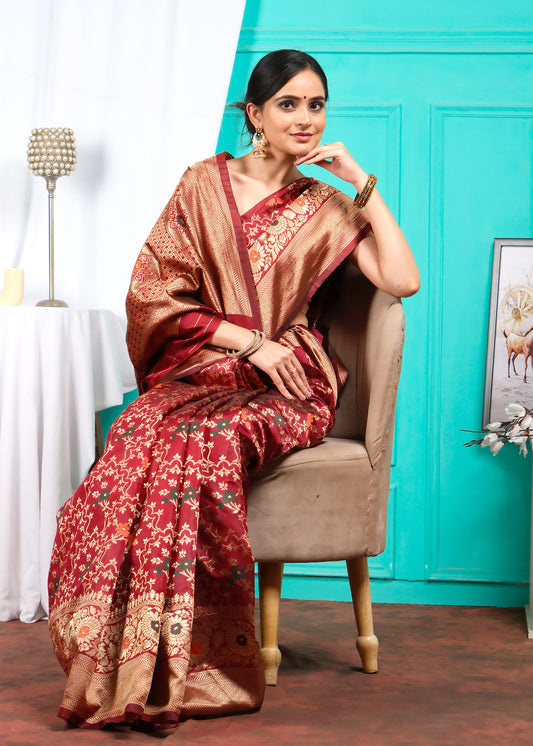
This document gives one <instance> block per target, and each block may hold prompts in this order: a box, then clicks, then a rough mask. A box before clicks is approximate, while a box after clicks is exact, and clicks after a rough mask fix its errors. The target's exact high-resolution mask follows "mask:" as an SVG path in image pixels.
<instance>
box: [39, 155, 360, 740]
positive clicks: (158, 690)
mask: <svg viewBox="0 0 533 746" xmlns="http://www.w3.org/2000/svg"><path fill="white" fill-rule="evenodd" d="M227 158H229V156H228V155H227V154H221V155H219V156H217V157H216V158H211V159H208V160H207V161H204V162H202V163H200V164H196V165H195V166H194V167H192V168H191V169H189V170H188V172H187V173H186V174H185V176H184V177H183V179H182V180H181V182H180V184H179V186H178V188H177V189H176V191H175V193H174V195H173V196H172V198H171V200H170V202H169V204H168V205H167V207H166V208H165V210H164V211H163V214H162V215H161V217H160V219H159V220H158V222H157V223H156V225H155V226H154V229H153V230H152V232H151V234H150V236H149V238H148V240H147V242H146V243H145V245H144V246H143V248H142V250H141V252H140V254H139V257H138V260H137V263H136V265H135V268H134V271H133V275H132V280H131V285H130V290H129V292H128V298H127V312H128V333H127V341H128V346H129V350H130V356H131V358H132V361H133V363H134V365H135V369H136V374H137V380H138V382H139V388H140V389H141V391H142V392H144V393H143V395H142V396H140V397H139V398H138V399H137V400H136V401H134V402H133V403H132V404H130V406H129V407H128V408H127V409H126V410H125V411H124V412H123V413H122V414H121V415H120V417H119V418H118V419H117V420H116V422H115V423H114V425H113V427H112V429H111V430H110V433H109V436H108V440H107V444H106V449H105V452H104V454H103V455H102V457H101V458H100V460H99V461H98V463H97V464H96V465H95V467H94V468H93V469H92V471H91V472H90V474H89V475H88V477H87V479H86V480H85V481H84V483H83V484H82V485H81V486H80V488H79V489H78V490H77V491H76V492H75V493H74V495H73V496H72V497H71V498H70V499H69V500H68V501H67V502H66V504H65V506H64V507H63V508H62V510H61V511H60V514H59V516H58V530H57V536H56V541H55V544H54V549H53V554H52V561H51V565H50V574H49V599H50V617H49V619H50V621H49V626H50V632H51V636H52V641H53V644H54V648H55V652H56V655H57V657H58V659H59V661H60V663H61V665H62V666H63V668H64V670H65V672H66V673H67V675H68V681H67V686H66V689H65V694H64V698H63V701H62V703H61V708H60V710H59V715H60V716H61V717H63V718H65V719H67V720H68V721H69V722H71V723H72V724H75V725H78V726H80V727H85V728H99V727H102V726H103V725H105V724H106V723H113V722H124V721H130V720H135V719H141V720H144V721H147V722H148V723H153V724H156V725H165V726H175V725H177V723H178V722H179V721H180V720H183V719H185V718H187V717H191V716H207V715H221V714H224V713H227V712H242V711H250V710H254V709H257V708H258V707H259V706H260V705H261V702H262V699H263V694H264V674H263V670H262V664H261V660H260V652H259V647H258V644H257V642H256V639H255V631H254V579H253V557H252V553H251V549H250V544H249V540H248V531H247V524H246V499H247V482H248V470H249V469H259V468H261V466H262V465H263V464H265V463H266V462H267V461H271V460H273V459H276V458H279V457H280V456H281V455H283V454H284V453H288V452H289V451H292V450H295V449H298V448H308V447H310V446H313V445H315V444H317V443H318V442H320V441H321V440H322V438H323V437H324V436H325V435H326V434H327V432H329V430H330V429H331V427H332V426H333V422H334V412H335V401H336V394H337V388H338V385H339V384H342V374H338V373H337V370H336V368H335V366H334V365H333V364H332V362H331V360H330V358H329V357H328V355H327V354H326V352H325V350H324V348H323V347H322V345H321V342H320V335H319V334H318V332H316V331H314V330H313V329H308V328H307V326H305V325H300V324H296V325H294V319H295V318H302V308H303V309H304V310H305V309H306V308H307V304H308V303H309V302H310V301H312V299H313V298H315V297H316V291H317V289H318V288H319V287H321V286H322V284H323V282H324V280H325V279H326V278H327V277H328V276H329V275H330V274H331V273H332V272H333V271H334V270H335V269H336V268H337V267H338V266H339V265H340V264H341V263H342V261H343V260H344V259H345V258H346V257H347V256H348V254H349V253H350V252H352V251H353V250H354V248H355V247H356V246H357V244H358V242H359V241H360V240H361V238H363V237H364V236H365V235H366V234H367V233H368V231H369V226H368V224H367V223H366V221H365V220H364V218H363V217H362V216H361V214H360V213H359V212H357V211H356V210H355V209H354V208H353V205H352V204H351V200H349V198H348V197H346V196H345V195H341V194H340V193H339V192H337V190H335V189H333V188H332V187H329V186H327V185H325V184H320V183H319V182H316V181H315V180H313V179H307V178H302V179H299V180H297V181H296V182H293V184H290V185H288V186H287V187H284V188H283V189H280V190H279V191H278V192H276V193H274V194H273V195H271V196H270V197H268V198H267V199H265V200H263V201H262V202H261V203H259V204H258V205H256V206H255V207H254V208H252V210H250V211H248V212H247V213H246V214H245V215H243V216H240V215H239V214H238V211H237V208H236V204H235V199H234V196H233V193H232V190H231V183H230V179H229V176H228V171H227V166H226V159H227ZM222 319H226V320H228V321H232V322H234V323H236V324H239V325H240V326H243V327H245V328H249V329H251V328H256V329H261V330H262V331H264V332H265V333H266V335H267V337H269V338H271V339H276V340H278V341H279V342H280V343H282V344H285V345H287V346H289V347H291V348H292V349H293V350H294V353H295V355H296V356H297V357H298V359H299V360H300V362H301V364H302V366H303V368H304V371H305V373H306V376H307V379H308V382H309V384H310V387H311V390H312V392H313V393H312V396H311V397H310V398H308V399H307V400H305V401H300V400H298V399H295V398H293V399H290V400H289V399H285V398H284V397H283V396H282V395H281V394H280V393H279V392H278V391H277V389H275V388H274V387H273V386H272V384H271V383H270V382H268V381H266V380H265V379H264V378H263V377H261V375H260V373H259V372H258V371H257V370H256V369H255V368H254V367H253V365H251V364H250V363H248V362H246V361H243V360H240V359H230V358H228V357H226V355H225V353H224V351H222V350H219V349H216V348H213V347H211V346H209V340H210V339H211V337H212V335H213V333H214V331H215V330H216V328H217V326H218V324H219V323H220V321H221V320H222ZM339 370H340V369H339Z"/></svg>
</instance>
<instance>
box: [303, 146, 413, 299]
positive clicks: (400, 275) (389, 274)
mask: <svg viewBox="0 0 533 746" xmlns="http://www.w3.org/2000/svg"><path fill="white" fill-rule="evenodd" d="M302 164H305V165H310V164H315V165H317V166H321V167H322V168H325V169H326V170H327V171H330V172H331V173H332V174H334V175H335V176H338V177H339V178H341V179H343V180H344V181H347V182H349V183H350V184H353V186H354V187H355V188H356V190H357V191H358V192H361V191H362V190H363V189H364V187H365V185H366V183H367V180H368V174H367V173H365V172H364V171H363V169H362V168H361V167H360V166H359V164H358V163H357V162H356V161H355V160H354V159H353V158H352V156H351V155H350V153H348V151H347V150H346V148H345V147H344V145H343V144H342V143H340V142H337V143H333V144H331V145H319V146H318V147H317V148H314V149H313V150H311V151H310V152H309V153H308V154H307V155H306V156H305V157H303V158H299V159H298V160H297V161H296V165H297V166H299V165H302ZM355 209H357V208H355V207H354V210H355ZM365 212H366V217H367V219H368V221H369V223H370V224H371V226H372V234H370V235H369V236H367V237H366V238H364V239H363V240H362V241H361V242H360V244H359V245H358V246H357V248H356V249H355V250H354V252H353V254H352V256H351V259H352V261H353V262H354V264H356V265H357V266H358V267H359V269H360V270H361V271H362V272H363V273H364V274H365V275H366V276H367V277H368V279H369V280H370V281H371V282H373V283H374V285H376V287H378V288H380V289H381V290H385V291H386V292H387V293H391V294H392V295H396V296H400V297H407V296H409V295H414V294H415V293H416V292H417V290H418V289H419V287H420V275H419V273H418V269H417V266H416V262H415V259H414V257H413V254H412V252H411V249H410V248H409V244H408V243H407V240H406V238H405V236H404V235H403V233H402V231H401V229H400V227H399V225H398V223H397V222H396V220H395V219H394V218H393V216H392V215H391V213H390V211H389V209H388V207H387V205H386V204H385V202H384V201H383V199H382V197H381V195H380V194H379V192H378V190H377V189H376V188H374V190H373V192H372V194H371V196H370V199H369V200H368V202H367V203H366V207H365Z"/></svg>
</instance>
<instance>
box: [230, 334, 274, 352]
mask: <svg viewBox="0 0 533 746" xmlns="http://www.w3.org/2000/svg"><path fill="white" fill-rule="evenodd" d="M251 331H252V332H253V333H254V338H253V339H252V341H251V342H249V344H247V345H246V347H243V348H242V350H226V355H227V356H228V357H248V355H253V353H254V352H257V350H258V349H259V348H260V347H261V345H262V344H263V342H264V341H265V339H266V335H265V333H264V332H260V331H259V330H258V329H251Z"/></svg>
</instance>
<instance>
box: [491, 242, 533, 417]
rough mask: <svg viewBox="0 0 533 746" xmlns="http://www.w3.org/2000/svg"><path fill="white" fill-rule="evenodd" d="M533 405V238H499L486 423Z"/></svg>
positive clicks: (493, 271) (495, 265) (496, 247)
mask: <svg viewBox="0 0 533 746" xmlns="http://www.w3.org/2000/svg"><path fill="white" fill-rule="evenodd" d="M512 402H517V403H518V404H522V405H523V406H525V407H528V408H531V407H533V238H495V239H494V254H493V263H492V285H491V296H490V313H489V331H488V340H487V361H486V369H485V391H484V397H483V416H482V423H481V427H482V428H485V427H486V425H487V424H488V423H489V422H502V421H504V420H508V419H509V418H508V417H507V416H506V414H505V407H506V406H507V405H508V404H511V403H512Z"/></svg>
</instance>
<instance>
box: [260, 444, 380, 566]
mask: <svg viewBox="0 0 533 746" xmlns="http://www.w3.org/2000/svg"><path fill="white" fill-rule="evenodd" d="M371 474H372V467H371V465H370V461H369V458H368V453H367V451H366V448H365V446H364V444H363V443H361V442H360V441H355V440H347V439H344V438H333V437H328V438H325V439H324V440H323V441H322V443H320V444H319V445H317V446H315V447H314V448H308V449H305V450H302V451H296V452H295V453H291V454H289V455H288V456H285V457H283V458H282V459H280V460H278V461H276V462H275V463H274V464H271V465H269V466H267V467H266V468H265V469H263V470H262V471H260V472H256V473H251V474H250V495H249V501H248V525H249V532H250V541H251V544H252V551H253V553H254V557H255V559H256V560H257V561H263V562H269V561H270V562H274V561H285V562H313V561H325V560H335V559H349V558H351V557H360V556H365V555H367V554H368V553H369V552H371V553H373V554H374V553H376V552H375V551H374V550H373V547H374V546H375V544H376V542H375V537H369V536H368V526H369V523H368V517H367V516H368V510H369V503H370V500H371V495H370V494H369V485H370V484H371V483H372V480H371ZM369 542H370V544H369ZM382 543H383V541H382ZM379 551H382V548H381V549H380V550H379Z"/></svg>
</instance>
